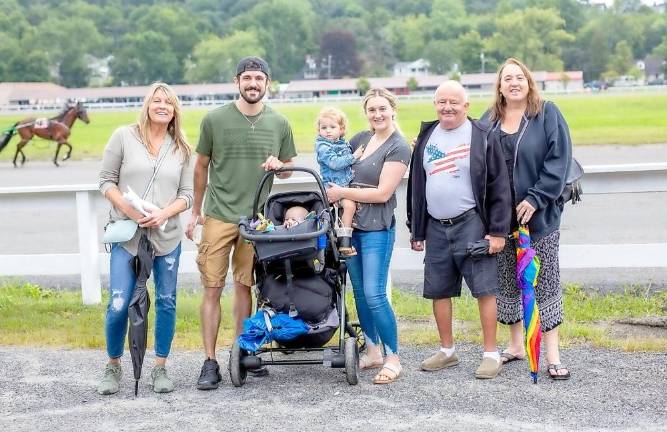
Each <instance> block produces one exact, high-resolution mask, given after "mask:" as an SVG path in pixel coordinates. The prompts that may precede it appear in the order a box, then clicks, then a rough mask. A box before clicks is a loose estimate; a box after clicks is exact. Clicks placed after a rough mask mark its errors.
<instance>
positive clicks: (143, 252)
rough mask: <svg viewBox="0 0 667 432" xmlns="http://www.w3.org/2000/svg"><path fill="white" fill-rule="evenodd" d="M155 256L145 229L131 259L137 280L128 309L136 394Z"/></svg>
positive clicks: (144, 346)
mask: <svg viewBox="0 0 667 432" xmlns="http://www.w3.org/2000/svg"><path fill="white" fill-rule="evenodd" d="M153 257H154V251H153V245H151V242H150V241H149V240H148V237H147V235H146V230H143V231H142V233H141V238H140V239H139V247H138V250H137V256H136V257H134V258H132V260H130V265H131V266H132V269H133V270H134V274H135V275H136V276H137V281H136V283H135V286H134V293H133V294H132V299H131V300H130V304H129V306H128V311H127V312H128V319H129V321H130V325H129V327H128V329H127V340H128V343H129V345H130V356H131V357H132V368H133V369H134V381H135V382H134V395H135V396H136V395H137V393H138V391H139V379H140V378H141V368H142V365H143V363H144V355H145V354H146V341H147V339H148V310H149V309H150V303H151V301H150V298H149V296H148V290H147V289H146V281H147V280H148V278H149V277H150V275H151V270H153Z"/></svg>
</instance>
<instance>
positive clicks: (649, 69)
mask: <svg viewBox="0 0 667 432" xmlns="http://www.w3.org/2000/svg"><path fill="white" fill-rule="evenodd" d="M644 75H645V76H646V82H649V83H650V82H653V81H656V80H664V79H665V59H663V58H661V57H655V56H648V57H646V58H645V59H644Z"/></svg>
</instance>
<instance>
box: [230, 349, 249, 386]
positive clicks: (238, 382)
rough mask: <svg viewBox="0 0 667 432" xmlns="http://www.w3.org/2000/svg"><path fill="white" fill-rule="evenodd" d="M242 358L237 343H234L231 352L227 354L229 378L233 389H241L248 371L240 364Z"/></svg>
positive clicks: (242, 355)
mask: <svg viewBox="0 0 667 432" xmlns="http://www.w3.org/2000/svg"><path fill="white" fill-rule="evenodd" d="M243 357H244V353H243V352H242V351H241V347H240V346H239V342H238V341H234V345H232V350H231V352H230V354H229V377H230V378H231V380H232V384H234V387H241V386H243V384H245V379H246V376H247V375H248V371H247V370H246V368H245V366H243V364H241V359H242V358H243Z"/></svg>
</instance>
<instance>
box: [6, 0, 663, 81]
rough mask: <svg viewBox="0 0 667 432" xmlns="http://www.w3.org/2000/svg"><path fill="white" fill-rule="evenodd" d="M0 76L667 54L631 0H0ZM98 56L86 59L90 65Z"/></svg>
mask: <svg viewBox="0 0 667 432" xmlns="http://www.w3.org/2000/svg"><path fill="white" fill-rule="evenodd" d="M0 40H1V41H2V43H1V44H0V81H52V82H56V83H59V84H62V85H65V86H68V87H82V86H87V85H90V84H91V82H92V78H94V76H95V74H96V70H98V69H100V68H103V67H106V66H108V68H109V69H110V76H109V78H108V80H107V82H102V83H99V82H98V83H96V85H143V84H147V83H150V82H152V81H156V80H162V81H166V82H169V83H210V82H229V81H231V79H232V78H233V70H234V65H235V63H236V61H237V60H238V59H239V58H241V57H243V56H245V55H251V54H252V55H260V56H263V57H264V58H266V60H267V61H268V62H269V64H270V65H271V68H272V71H273V75H274V79H275V80H278V81H282V82H285V81H289V80H291V79H295V78H301V77H303V72H304V68H307V67H306V65H307V64H308V62H307V61H306V59H307V58H309V59H310V65H311V66H314V67H313V68H312V70H311V71H310V72H311V73H314V74H315V75H314V76H318V75H319V76H320V77H323V78H326V77H346V76H349V77H358V76H382V75H387V74H389V73H390V72H391V68H392V66H393V65H394V64H395V63H396V62H398V61H413V60H416V59H418V58H425V59H426V60H428V61H429V62H430V64H431V71H432V72H433V73H441V74H446V73H450V72H453V71H454V72H458V73H477V72H481V71H482V70H485V71H486V72H489V71H494V70H495V69H496V68H497V67H498V65H499V64H500V63H501V62H502V61H503V60H504V59H505V58H507V57H517V58H519V59H521V60H522V61H524V62H525V63H527V64H528V65H529V67H531V68H532V69H533V70H549V71H560V70H583V71H584V79H585V80H586V81H589V80H594V79H604V78H613V77H615V76H620V75H628V74H638V73H639V72H638V71H637V70H636V69H635V66H634V64H635V61H636V60H638V59H644V58H645V57H646V56H648V55H653V56H656V57H659V58H661V59H663V60H664V59H665V58H667V13H665V12H660V11H656V10H654V9H653V8H651V7H648V6H646V5H644V4H643V3H642V2H641V1H639V0H616V1H615V2H614V5H613V6H611V7H609V8H602V7H599V6H595V5H592V4H589V2H587V1H577V0H468V1H463V0H381V1H377V0H375V1H371V0H180V1H175V0H171V1H156V0H88V1H83V0H67V1H65V0H62V1H60V0H0ZM92 65H95V66H94V67H91V66H92Z"/></svg>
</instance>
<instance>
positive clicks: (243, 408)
mask: <svg viewBox="0 0 667 432" xmlns="http://www.w3.org/2000/svg"><path fill="white" fill-rule="evenodd" d="M458 350H459V355H460V356H461V359H462V362H461V364H460V365H458V366H456V367H455V368H452V369H449V370H446V371H442V372H436V373H424V372H419V371H418V370H417V368H418V365H419V361H420V360H421V359H422V358H423V357H425V356H426V355H428V354H429V352H428V350H425V349H418V348H405V349H403V351H402V357H403V364H404V370H405V374H404V376H403V377H402V378H401V379H399V381H397V382H396V383H395V384H393V385H390V386H376V385H373V384H371V383H370V382H371V379H372V373H370V372H364V373H363V374H362V376H361V381H360V384H359V385H357V386H349V385H348V384H347V383H346V382H345V378H344V373H343V372H342V370H335V369H329V368H325V367H322V366H300V367H296V366H292V367H287V366H283V367H278V366H274V367H272V368H271V369H270V371H271V374H270V376H269V377H265V378H248V381H247V383H246V385H245V386H244V387H242V388H238V389H237V388H234V387H232V385H231V384H230V381H229V377H228V376H227V375H226V374H223V376H224V385H222V386H221V388H219V389H218V390H215V391H210V392H202V391H198V390H196V389H195V386H194V383H195V381H196V378H197V375H198V373H199V368H200V366H201V361H202V356H201V354H200V353H198V352H175V353H173V355H172V358H171V359H170V363H169V371H170V375H171V376H172V377H173V379H174V380H175V383H176V391H175V392H174V393H171V394H166V395H157V394H154V393H152V391H151V390H150V388H149V387H148V377H149V375H150V367H148V368H146V372H145V373H144V378H143V379H142V381H141V383H140V386H139V387H140V393H139V397H137V398H135V397H134V394H133V388H134V386H133V384H132V380H131V373H132V372H131V363H130V359H129V356H127V355H126V356H125V357H124V360H123V368H124V371H125V376H124V377H123V381H122V388H121V391H120V392H119V393H118V394H116V395H112V396H107V397H102V396H98V395H97V394H96V393H95V390H94V389H95V386H96V383H97V380H98V379H99V377H100V376H101V366H102V365H103V363H104V361H105V360H104V354H103V353H102V352H101V351H92V350H53V349H32V348H14V347H0V430H3V431H33V430H46V429H48V430H78V431H85V430H110V431H125V430H133V431H134V430H158V431H161V430H179V431H186V430H197V431H207V430H211V431H212V430H216V431H220V430H222V431H226V430H234V431H264V430H278V431H281V430H285V431H320V430H382V431H385V430H386V431H394V430H426V431H430V430H438V431H441V430H465V431H487V430H488V431H491V430H493V431H503V430H535V431H537V430H539V431H544V430H549V431H551V430H554V431H589V430H590V431H592V430H595V431H598V430H614V431H616V430H636V431H642V432H647V431H659V430H661V431H664V430H666V424H667V393H666V391H665V389H666V388H667V353H658V354H628V353H621V352H616V351H608V350H598V349H591V348H588V347H581V348H574V349H567V350H563V353H562V355H563V358H564V359H566V360H567V364H568V366H570V368H571V370H572V374H573V378H572V379H571V380H570V381H564V382H553V381H551V380H550V379H549V378H547V377H546V376H544V373H543V372H542V373H541V376H540V381H539V382H538V384H537V385H533V384H532V383H531V382H530V380H529V378H528V376H527V372H526V364H525V363H523V362H515V363H512V364H511V365H509V366H508V367H506V368H505V369H504V370H503V371H502V373H501V375H499V377H498V378H496V379H494V380H491V381H481V380H476V379H474V377H473V373H474V369H475V368H476V367H477V364H478V361H479V348H478V347H476V346H473V345H469V344H461V345H459V347H458ZM219 356H220V358H221V359H224V360H223V361H222V362H221V363H222V366H223V367H225V366H226V359H227V352H224V351H221V352H220V354H219ZM145 364H146V365H150V364H152V358H151V357H150V356H148V357H147V359H146V362H145ZM225 370H226V369H225Z"/></svg>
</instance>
